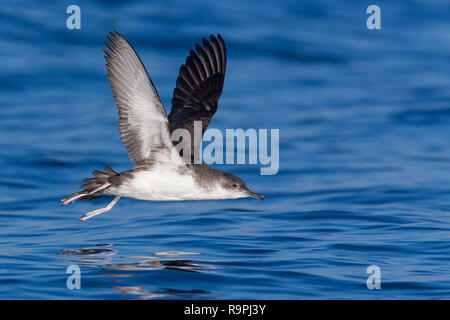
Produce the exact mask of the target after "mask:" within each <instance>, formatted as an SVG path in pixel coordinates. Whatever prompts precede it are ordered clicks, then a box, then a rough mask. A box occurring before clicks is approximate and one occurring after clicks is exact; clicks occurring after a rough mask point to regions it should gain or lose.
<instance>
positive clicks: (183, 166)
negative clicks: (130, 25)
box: [61, 31, 264, 221]
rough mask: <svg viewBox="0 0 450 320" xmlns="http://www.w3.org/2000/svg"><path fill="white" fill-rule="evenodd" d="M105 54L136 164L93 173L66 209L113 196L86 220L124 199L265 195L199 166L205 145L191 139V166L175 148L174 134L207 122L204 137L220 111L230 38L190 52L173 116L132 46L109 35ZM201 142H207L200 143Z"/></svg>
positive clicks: (121, 127)
mask: <svg viewBox="0 0 450 320" xmlns="http://www.w3.org/2000/svg"><path fill="white" fill-rule="evenodd" d="M107 38H108V40H109V43H108V42H106V43H105V44H106V46H107V50H103V51H104V52H105V59H106V69H107V70H108V80H109V82H110V85H111V90H112V92H113V94H114V99H115V101H116V103H117V107H118V109H119V130H120V138H121V140H122V142H123V143H124V144H125V146H126V148H127V151H128V156H129V158H130V160H131V161H132V162H133V163H135V166H134V167H133V168H132V169H131V170H128V171H124V172H120V173H118V172H116V171H114V170H113V169H111V168H110V167H109V166H105V168H104V172H102V171H98V170H94V171H93V175H94V177H92V178H86V179H84V181H85V182H87V183H86V184H83V185H81V186H79V188H80V189H82V191H79V192H76V193H74V194H72V195H70V196H68V197H67V198H64V199H62V200H61V204H62V205H66V204H68V203H73V202H74V201H76V200H90V199H93V198H99V197H103V196H114V199H113V200H112V201H111V202H110V203H109V204H108V205H107V206H106V207H104V208H101V209H97V210H94V211H91V212H88V213H86V214H85V215H83V216H82V217H80V218H79V220H80V221H83V220H86V219H89V218H92V217H94V216H96V215H98V214H101V213H104V212H107V211H109V210H111V208H112V207H113V206H114V205H115V204H116V203H117V201H119V199H120V198H121V197H128V198H133V199H139V200H150V201H182V200H218V199H237V198H245V197H253V198H258V199H261V200H264V196H262V195H259V194H256V193H254V192H252V191H250V190H249V189H248V188H247V185H246V184H245V182H244V181H243V180H242V179H240V178H238V177H236V176H234V175H232V174H230V173H227V172H222V171H219V170H216V169H213V168H211V167H209V166H207V165H205V164H203V163H199V164H196V163H195V161H194V158H195V154H196V153H199V152H200V151H201V150H200V147H199V146H200V143H196V142H195V141H193V140H194V139H191V151H192V152H191V159H188V160H189V161H185V160H184V159H183V156H182V150H181V151H179V150H177V149H176V144H174V143H173V142H172V140H171V134H172V132H174V131H175V130H177V129H185V130H188V132H189V133H190V136H191V137H194V136H195V135H194V121H200V122H201V125H202V134H203V133H204V132H205V130H206V128H207V126H208V125H209V122H210V120H211V118H212V116H213V115H214V113H215V112H216V110H217V106H218V100H219V97H220V95H221V94H222V88H223V82H224V78H225V69H226V49H225V43H224V41H223V38H222V37H221V36H220V34H219V35H217V37H215V36H213V35H211V36H210V40H209V41H208V40H206V39H203V46H200V45H198V44H197V45H196V51H193V50H191V51H190V54H189V56H188V57H187V58H186V63H185V64H183V65H182V66H181V67H180V72H179V75H178V79H177V82H176V88H175V89H174V91H173V99H172V110H171V112H170V114H169V116H168V117H167V115H166V111H165V109H164V106H163V104H162V103H161V100H160V98H159V95H158V92H157V91H156V88H155V85H154V84H153V82H152V80H151V79H150V76H149V75H148V73H147V70H146V69H145V67H144V64H143V63H142V61H141V59H140V58H139V56H138V54H137V53H136V51H135V50H134V48H133V47H132V46H131V44H130V43H129V42H128V41H127V40H126V39H125V38H124V37H123V36H122V35H121V34H119V33H118V32H117V31H114V32H111V33H110V34H109V36H107ZM201 138H202V137H201V136H200V137H199V139H201Z"/></svg>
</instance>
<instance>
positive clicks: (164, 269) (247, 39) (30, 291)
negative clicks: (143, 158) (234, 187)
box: [0, 0, 450, 299]
mask: <svg viewBox="0 0 450 320" xmlns="http://www.w3.org/2000/svg"><path fill="white" fill-rule="evenodd" d="M68 4H69V3H68V2H65V1H60V2H55V1H39V2H37V1H36V2H28V1H9V2H7V3H6V2H1V3H0V30H1V33H0V167H1V174H0V298H1V299H17V298H20V299H185V298H189V299H190V298H194V299H241V298H242V299H299V298H302V299H324V298H331V299H335V298H336V299H358V298H363V299H389V298H391V299H400V298H401V299H419V298H431V299H449V298H450V145H449V141H450V105H449V101H450V76H449V75H450V63H449V62H450V23H449V20H448V19H449V17H450V5H449V4H448V2H446V1H377V4H378V5H379V6H380V7H381V17H382V21H381V22H382V29H381V30H373V31H372V30H368V29H367V27H366V18H367V17H368V14H366V8H367V6H368V5H370V4H372V2H368V1H356V0H355V1H331V0H330V1H324V0H322V1H298V0H296V1H248V2H243V1H240V0H239V1H237V0H232V1H223V2H219V1H197V0H195V1H143V0H142V1H134V2H131V1H98V2H88V1H79V2H75V4H78V5H79V6H80V7H81V15H82V21H81V26H82V28H81V30H68V29H67V28H66V18H67V16H68V15H67V14H66V8H67V5H68ZM114 29H116V30H118V31H119V32H121V33H123V34H124V35H125V36H126V37H127V38H128V39H129V40H130V42H131V43H132V44H133V45H134V46H135V48H136V50H137V51H138V53H139V54H140V55H141V57H142V60H143V61H144V63H145V64H146V66H147V69H148V71H149V73H150V75H151V77H152V79H153V81H154V83H155V84H156V86H157V88H158V91H159V94H160V96H161V97H162V100H163V103H164V105H165V107H166V109H167V110H170V102H171V97H172V90H173V87H174V85H175V80H176V76H177V72H178V68H179V66H180V64H181V63H183V62H184V60H185V57H186V55H187V54H188V52H189V49H190V48H192V47H193V46H194V44H195V43H196V42H199V41H201V39H202V38H203V37H207V36H209V34H211V33H214V34H217V33H220V34H222V36H223V37H224V39H225V41H226V44H227V49H228V67H227V76H226V81H225V87H224V91H223V95H222V98H221V100H220V106H219V110H218V112H217V114H216V116H215V117H214V119H213V121H212V123H211V126H210V127H211V128H217V129H220V130H225V129H226V128H243V129H247V128H256V129H260V128H261V129H264V128H269V129H270V128H275V129H279V130H280V170H279V173H278V174H277V175H273V176H262V175H260V174H259V172H260V166H259V165H221V166H215V167H216V168H220V169H222V170H226V171H229V172H231V173H233V174H236V175H238V176H240V177H242V178H243V179H244V180H246V181H247V184H248V185H249V187H250V188H251V189H252V190H254V191H255V192H258V193H262V194H264V195H265V196H266V201H264V202H262V201H258V200H255V199H241V200H227V201H201V202H200V201H196V202H179V203H151V202H145V201H137V200H132V199H121V200H120V201H119V203H118V204H117V205H116V207H115V208H114V209H113V210H112V211H111V212H109V213H107V214H103V215H100V216H98V217H95V218H93V219H91V220H88V221H86V222H83V223H80V222H79V221H77V218H78V217H79V216H80V215H82V214H83V213H85V212H87V211H90V210H94V209H96V208H100V207H103V206H105V205H106V204H107V201H108V200H109V199H98V200H94V201H89V202H77V203H75V204H73V205H71V206H66V207H60V206H59V205H58V201H59V199H61V198H63V197H65V196H66V195H68V194H70V193H72V192H74V191H75V190H76V187H77V186H78V185H79V184H80V183H81V180H82V179H83V178H85V177H88V176H90V175H91V171H92V170H94V169H102V168H103V166H104V165H110V166H111V167H112V168H114V169H116V170H119V171H123V170H128V169H129V168H131V166H132V164H131V163H130V161H129V160H128V157H127V153H126V150H125V148H124V146H123V145H122V144H121V142H120V139H119V132H118V129H117V126H118V125H117V110H116V106H115V103H114V101H113V98H112V94H111V92H110V89H109V84H108V82H107V79H106V70H105V67H104V58H103V53H102V48H103V47H104V44H103V43H104V41H105V36H106V34H107V33H108V32H109V31H112V30H114ZM70 265H78V266H79V267H80V268H81V290H69V289H67V287H66V280H67V277H68V276H69V275H68V274H67V273H66V269H67V267H68V266H70ZM369 265H376V266H378V267H379V268H380V269H381V289H380V290H369V289H368V288H367V286H366V280H367V277H368V276H369V275H368V274H367V273H366V269H367V267H368V266H369Z"/></svg>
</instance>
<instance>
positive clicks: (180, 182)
mask: <svg viewBox="0 0 450 320" xmlns="http://www.w3.org/2000/svg"><path fill="white" fill-rule="evenodd" d="M111 193H113V194H114V195H119V196H123V197H128V198H134V199H140V200H151V201H183V200H204V199H212V198H213V190H205V189H204V188H202V187H200V186H199V185H198V184H197V183H196V182H195V179H194V178H193V176H192V175H191V174H190V172H185V173H180V172H179V170H174V169H168V170H157V171H156V170H155V171H137V172H134V173H133V176H132V178H131V179H128V180H127V181H124V182H123V183H122V184H121V185H119V186H117V187H115V188H114V189H112V190H111Z"/></svg>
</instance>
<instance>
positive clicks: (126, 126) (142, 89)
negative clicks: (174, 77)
mask: <svg viewBox="0 0 450 320" xmlns="http://www.w3.org/2000/svg"><path fill="white" fill-rule="evenodd" d="M108 40H109V41H110V43H106V46H107V47H108V49H109V51H108V50H103V51H104V52H105V59H106V62H107V64H106V69H107V70H108V80H109V82H110V84H111V90H112V92H113V94H114V99H115V100H116V103H117V107H118V109H119V130H120V138H121V139H122V142H123V143H124V144H125V146H126V148H127V151H128V156H129V158H130V160H131V161H133V162H134V163H136V164H140V163H144V162H145V161H146V160H147V159H149V158H150V156H151V153H152V151H154V150H156V149H158V148H162V149H168V150H170V149H173V144H172V142H171V140H170V133H169V123H168V120H167V116H166V111H165V110H164V106H163V105H162V103H161V100H160V99H159V95H158V92H157V91H156V88H155V86H154V84H153V82H152V80H151V79H150V77H149V75H148V73H147V70H146V69H145V67H144V65H143V63H142V61H141V59H140V58H139V56H138V55H137V53H136V51H135V50H134V49H133V47H132V46H131V45H130V44H129V43H128V41H127V40H126V39H125V38H124V37H123V36H122V35H120V34H119V33H118V32H117V31H114V32H111V33H110V35H109V36H108Z"/></svg>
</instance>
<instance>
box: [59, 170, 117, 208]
mask: <svg viewBox="0 0 450 320" xmlns="http://www.w3.org/2000/svg"><path fill="white" fill-rule="evenodd" d="M92 174H93V175H94V177H93V178H86V179H83V181H85V182H87V183H86V184H83V185H81V186H79V187H78V188H80V189H83V190H81V191H78V192H75V193H73V194H71V195H70V196H68V197H67V198H64V199H62V200H61V201H60V202H61V205H63V206H64V205H66V204H68V203H73V202H74V201H76V200H91V199H93V198H99V197H102V196H104V195H105V194H104V191H105V190H106V189H107V188H109V187H110V186H111V183H110V182H109V181H108V178H110V177H114V176H117V175H119V173H117V172H116V171H114V170H113V169H111V168H110V167H109V166H105V172H102V171H98V170H94V171H93V172H92Z"/></svg>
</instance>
